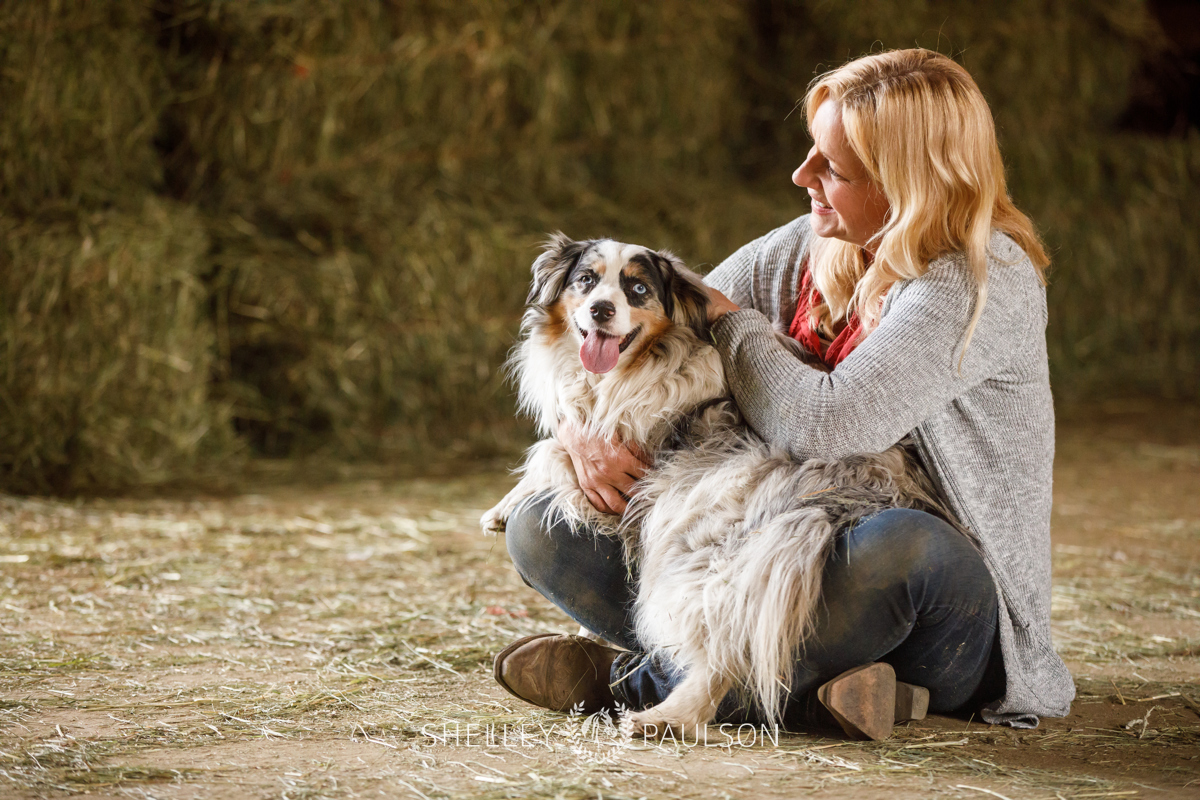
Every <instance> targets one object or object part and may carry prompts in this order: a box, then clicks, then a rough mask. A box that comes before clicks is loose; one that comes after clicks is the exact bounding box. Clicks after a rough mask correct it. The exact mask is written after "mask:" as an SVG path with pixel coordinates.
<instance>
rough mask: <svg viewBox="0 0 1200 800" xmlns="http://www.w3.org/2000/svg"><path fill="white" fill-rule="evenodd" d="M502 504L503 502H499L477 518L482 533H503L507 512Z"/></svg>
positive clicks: (506, 522) (506, 521)
mask: <svg viewBox="0 0 1200 800" xmlns="http://www.w3.org/2000/svg"><path fill="white" fill-rule="evenodd" d="M503 506H504V504H503V503H501V504H500V505H498V506H496V507H495V508H493V509H492V510H490V511H488V512H487V513H485V514H484V515H483V516H482V517H480V518H479V527H480V528H481V529H483V532H484V533H487V534H497V533H504V528H505V526H506V525H507V524H508V514H507V513H506V510H505V509H504V508H503Z"/></svg>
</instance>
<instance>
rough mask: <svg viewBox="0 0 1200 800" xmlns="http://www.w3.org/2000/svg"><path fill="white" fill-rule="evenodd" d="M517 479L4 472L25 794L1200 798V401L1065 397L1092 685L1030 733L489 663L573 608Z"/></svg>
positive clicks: (3, 725) (12, 728)
mask: <svg viewBox="0 0 1200 800" xmlns="http://www.w3.org/2000/svg"><path fill="white" fill-rule="evenodd" d="M509 485H511V479H510V478H509V477H507V476H506V475H505V474H504V473H503V471H501V470H498V469H494V470H491V471H474V472H469V473H467V472H464V473H463V474H460V476H458V477H453V478H450V479H445V480H432V479H421V480H413V479H404V480H402V479H394V478H379V477H378V476H376V477H373V478H366V477H362V476H360V477H359V478H357V479H353V480H348V481H343V482H338V483H334V484H328V485H323V486H312V485H302V484H299V483H294V482H293V483H287V482H281V481H279V480H265V479H261V480H259V481H257V482H256V483H254V484H253V485H248V486H246V487H245V491H244V493H242V494H240V495H237V496H227V497H210V496H199V495H198V496H188V497H180V496H173V497H169V498H150V499H116V500H111V499H110V500H85V501H54V500H34V499H20V498H12V497H0V531H3V535H2V536H0V795H2V796H4V797H14V798H33V797H63V796H71V795H75V794H89V795H91V796H95V797H137V798H164V799H165V798H192V797H196V798H200V797H204V798H258V797H263V798H268V797H280V798H322V797H329V798H354V797H417V798H442V797H491V798H509V797H514V798H515V797H547V798H550V797H567V798H576V797H579V798H583V797H605V798H609V797H612V798H616V797H628V798H637V797H696V798H711V797H733V798H758V797H792V796H795V795H797V794H800V793H805V792H811V791H815V790H820V791H821V792H822V794H823V796H826V797H830V798H838V797H852V796H853V797H862V796H868V797H874V796H884V795H885V794H886V796H887V797H889V798H908V797H914V798H915V797H921V798H927V797H947V798H975V799H976V800H981V798H985V797H1004V798H1011V800H1018V798H1038V799H1039V800H1040V799H1041V798H1045V799H1046V800H1049V799H1050V798H1109V797H1111V798H1143V797H1144V798H1173V797H1180V798H1183V797H1200V411H1198V410H1197V409H1196V408H1195V407H1185V406H1180V405H1167V404H1146V403H1127V404H1113V405H1109V406H1106V407H1097V408H1091V409H1087V410H1081V411H1076V412H1072V413H1069V414H1064V415H1063V419H1061V420H1060V426H1059V455H1058V461H1057V465H1056V475H1055V501H1056V502H1055V517H1054V554H1055V585H1054V629H1055V636H1056V646H1057V647H1058V649H1059V651H1060V652H1061V653H1062V655H1063V657H1064V658H1065V659H1066V660H1067V662H1068V665H1069V666H1070V667H1071V670H1072V672H1073V674H1074V675H1075V677H1076V681H1077V684H1078V699H1077V700H1076V702H1075V705H1074V707H1073V709H1072V714H1071V716H1070V717H1068V718H1066V719H1061V720H1044V721H1043V723H1042V725H1041V726H1040V727H1039V728H1038V729H1036V730H1033V731H1016V730H1011V729H1005V728H990V727H988V726H986V725H982V724H980V722H979V721H978V720H974V719H957V718H946V717H931V718H929V719H927V720H925V721H923V722H920V723H912V724H909V725H908V726H905V727H901V728H898V729H897V730H896V733H895V735H894V736H893V738H892V739H891V740H889V741H887V742H882V743H866V744H864V743H857V742H846V741H843V740H840V739H836V738H822V737H820V736H813V735H802V734H783V735H781V736H778V737H777V738H774V737H773V736H768V737H767V738H766V739H764V738H763V736H762V732H761V731H749V730H742V731H740V732H737V731H735V732H733V733H734V735H735V736H737V735H738V734H739V733H740V735H741V741H740V742H738V741H736V740H735V741H734V742H733V743H732V745H731V746H720V745H722V744H724V741H725V740H724V739H722V738H720V737H719V736H717V737H715V738H714V739H713V740H712V741H710V742H709V745H710V746H708V747H697V746H693V745H687V744H683V743H672V742H667V743H665V744H650V743H644V742H640V741H633V742H630V741H625V740H622V739H621V738H620V737H619V736H617V735H615V732H614V731H613V729H612V728H611V726H609V725H605V724H603V721H602V720H594V719H593V720H590V721H589V720H586V719H581V718H578V717H575V718H572V717H568V716H560V715H553V714H544V713H541V712H539V711H537V710H535V709H533V708H531V707H528V706H524V705H522V704H521V703H520V702H518V701H515V700H513V699H512V698H511V697H509V696H508V695H507V694H505V693H504V692H503V690H501V689H500V688H499V687H498V686H496V685H495V684H494V683H493V681H492V679H491V676H490V665H491V656H492V654H494V653H495V652H496V651H497V650H499V649H500V648H501V647H503V646H504V644H506V643H507V642H509V641H511V640H512V639H514V638H516V637H518V636H521V635H525V634H528V633H532V632H536V631H550V630H561V631H573V630H574V628H573V627H572V626H571V625H570V623H569V622H568V620H567V619H566V618H565V617H564V616H563V615H562V614H561V613H560V612H558V611H557V610H556V609H555V608H553V607H552V606H551V605H550V604H549V603H548V602H546V601H544V600H543V599H542V598H541V597H540V596H539V595H537V594H536V593H535V592H533V591H532V590H531V589H528V588H527V587H525V586H524V584H523V583H522V582H521V581H520V579H519V578H518V577H517V576H516V574H515V573H514V571H513V570H512V567H511V565H510V564H509V561H508V558H507V556H506V553H505V549H504V543H503V540H502V539H501V540H497V539H493V538H486V537H484V536H482V535H480V534H479V533H478V531H477V529H476V520H477V519H478V517H479V515H480V513H481V512H482V510H483V509H485V508H487V507H489V506H490V505H491V504H492V503H493V502H494V501H495V500H496V499H498V498H499V497H500V496H501V494H502V493H503V492H504V491H505V490H506V488H507V487H508V486H509Z"/></svg>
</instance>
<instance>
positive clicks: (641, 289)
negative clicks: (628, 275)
mask: <svg viewBox="0 0 1200 800" xmlns="http://www.w3.org/2000/svg"><path fill="white" fill-rule="evenodd" d="M646 291H647V290H646V284H644V283H635V284H634V285H633V293H634V294H645V293H646Z"/></svg>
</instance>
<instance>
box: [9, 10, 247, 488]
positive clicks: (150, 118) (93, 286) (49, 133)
mask: <svg viewBox="0 0 1200 800" xmlns="http://www.w3.org/2000/svg"><path fill="white" fill-rule="evenodd" d="M148 21H149V18H148V16H147V15H146V13H145V12H144V11H142V10H139V9H138V8H137V7H136V6H133V5H131V4H128V3H123V2H83V1H82V0H81V1H80V2H58V3H34V2H22V3H10V4H5V5H4V8H3V12H2V13H0V104H2V105H3V108H4V113H3V115H2V117H0V175H2V176H3V179H2V180H0V352H3V354H4V355H3V359H2V360H0V407H2V408H3V412H2V413H0V489H4V490H8V491H59V492H76V491H95V490H107V489H115V488H123V487H128V486H136V485H144V484H158V483H162V482H165V481H170V480H175V479H178V478H182V477H191V476H194V475H196V474H197V472H199V471H202V470H204V469H206V468H209V467H211V466H212V464H213V463H215V462H217V461H220V460H222V459H224V458H226V457H228V456H229V455H230V454H231V453H233V452H235V450H236V449H237V443H236V441H235V440H234V439H233V437H232V436H231V435H230V432H229V425H228V415H227V413H225V412H223V411H222V407H221V406H220V405H218V404H214V403H213V402H212V401H211V399H210V396H209V392H208V384H209V379H210V368H211V364H212V362H213V355H214V347H213V344H214V337H213V333H212V327H211V325H210V323H209V321H208V319H207V318H206V317H207V311H206V309H207V305H208V302H207V293H206V291H205V289H204V287H203V285H202V284H201V281H200V278H201V273H202V272H203V270H204V268H205V263H204V258H205V256H206V254H207V250H208V236H207V233H206V232H205V229H204V226H203V224H202V223H201V221H200V219H199V217H198V216H197V214H196V213H195V212H194V211H191V210H188V209H186V208H179V207H177V206H174V205H172V204H169V203H162V202H156V201H154V200H153V199H152V196H151V194H150V191H151V189H152V184H153V183H154V182H155V181H156V180H157V178H158V175H159V172H160V170H159V161H158V154H157V152H156V151H155V149H154V147H153V141H152V140H153V137H154V135H155V132H156V130H157V128H158V120H159V117H160V115H161V111H162V106H163V102H164V98H165V96H166V91H165V89H166V85H167V84H166V79H165V73H164V72H163V70H162V69H161V66H160V63H159V59H158V53H157V50H156V48H155V46H154V42H153V39H152V38H149V37H148V36H147V35H146V28H145V26H146V24H147V23H148Z"/></svg>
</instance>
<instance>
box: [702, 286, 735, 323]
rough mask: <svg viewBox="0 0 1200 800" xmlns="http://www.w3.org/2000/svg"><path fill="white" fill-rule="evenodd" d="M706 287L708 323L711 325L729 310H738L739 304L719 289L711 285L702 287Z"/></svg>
mask: <svg viewBox="0 0 1200 800" xmlns="http://www.w3.org/2000/svg"><path fill="white" fill-rule="evenodd" d="M704 288H706V289H708V324H709V325H712V324H713V323H714V322H716V321H717V320H719V319H720V318H721V317H723V316H725V315H726V314H728V313H729V312H730V311H740V310H741V306H739V305H737V304H736V303H734V302H733V301H732V300H730V299H729V298H728V297H726V296H725V295H723V294H722V293H721V292H720V291H718V290H716V289H714V288H713V287H711V286H706V287H704Z"/></svg>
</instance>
